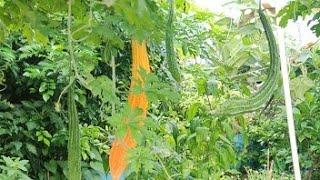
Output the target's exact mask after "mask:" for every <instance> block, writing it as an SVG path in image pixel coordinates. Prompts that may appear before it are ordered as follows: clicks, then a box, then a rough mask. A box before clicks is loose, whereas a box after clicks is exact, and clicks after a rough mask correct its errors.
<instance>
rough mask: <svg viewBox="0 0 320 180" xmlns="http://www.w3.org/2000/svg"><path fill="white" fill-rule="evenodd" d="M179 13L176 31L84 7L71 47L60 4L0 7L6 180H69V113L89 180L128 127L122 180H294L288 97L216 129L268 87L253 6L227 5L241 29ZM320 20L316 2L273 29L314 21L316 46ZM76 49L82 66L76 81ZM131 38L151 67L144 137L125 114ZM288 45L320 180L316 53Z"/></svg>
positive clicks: (190, 11)
mask: <svg viewBox="0 0 320 180" xmlns="http://www.w3.org/2000/svg"><path fill="white" fill-rule="evenodd" d="M169 2H171V0H170V1H169ZM172 2H175V4H174V5H175V6H174V7H175V12H174V14H175V16H174V18H173V17H170V3H168V2H167V1H163V0H148V1H146V0H138V1H130V0H115V1H114V0H103V1H98V0H83V1H76V0H75V1H73V3H72V17H71V18H72V19H71V20H72V22H71V24H70V26H71V27H70V32H69V33H68V22H67V20H68V3H66V1H65V0H54V1H53V0H52V1H44V0H30V1H22V0H0V43H1V44H0V155H1V158H0V179H66V177H68V138H69V133H68V130H69V127H70V126H69V125H68V123H69V118H68V112H70V110H68V101H69V103H70V102H71V100H74V102H75V104H73V105H72V106H73V107H75V106H76V107H77V110H78V113H76V115H77V116H78V118H79V122H80V125H79V130H80V132H79V133H80V142H79V143H80V144H79V146H80V147H81V148H80V149H78V150H79V151H80V152H79V153H80V155H81V173H82V178H83V179H103V178H106V176H107V174H108V171H109V165H108V159H107V158H108V154H109V150H110V147H111V143H112V142H113V141H114V140H115V138H117V137H123V136H124V134H125V132H126V130H127V129H128V127H130V129H131V130H132V134H133V135H134V137H135V139H136V140H137V142H138V146H137V147H136V148H134V149H132V150H131V151H130V155H129V157H128V159H129V168H128V170H127V172H126V174H125V176H126V177H127V179H148V178H150V177H152V178H153V179H219V178H221V179H223V178H224V179H235V178H243V177H247V178H248V179H266V178H267V177H270V176H273V177H274V178H282V179H285V178H287V179H290V178H292V177H291V174H292V162H291V154H290V153H291V152H290V148H289V138H288V133H287V122H286V114H285V108H284V100H283V93H282V88H281V87H282V86H281V85H279V86H278V89H277V90H276V91H275V93H274V94H273V96H272V98H271V100H270V101H269V102H268V103H266V104H265V107H264V108H263V109H260V110H258V111H256V112H252V113H247V114H238V115H236V116H231V115H224V116H215V115H212V112H213V111H214V110H215V109H216V108H217V107H218V106H219V105H220V104H221V103H223V102H225V101H226V100H228V99H230V98H243V97H250V96H251V95H252V94H254V93H255V92H257V91H258V89H259V88H260V86H261V83H263V82H265V80H266V79H267V74H268V67H269V62H270V57H269V49H268V42H267V40H266V38H265V36H264V31H263V26H262V24H261V23H260V21H259V15H258V11H257V9H258V5H257V4H256V3H255V2H254V1H251V0H249V1H244V2H241V3H237V2H234V3H231V4H229V5H230V6H233V7H235V8H237V9H238V10H239V11H240V12H241V17H240V18H239V19H232V18H229V17H225V16H223V15H218V14H213V13H210V12H208V11H205V10H202V9H199V8H198V7H197V6H196V5H195V4H194V3H192V2H191V1H188V0H175V1H173V0H172ZM171 8H173V7H171ZM319 8H320V4H319V3H318V2H317V1H312V0H301V1H298V0H296V1H291V2H290V3H289V4H288V5H287V6H285V7H284V8H283V9H282V10H281V11H280V12H279V13H278V15H277V17H278V18H280V19H281V21H280V25H281V26H286V24H287V23H288V21H290V20H291V19H292V20H297V19H298V17H300V16H302V17H306V16H309V15H311V16H312V17H313V19H312V22H310V23H311V29H312V30H313V31H314V32H315V34H316V35H318V36H319V35H320V30H319V24H320V22H319V20H320V18H319V17H320V15H319V12H317V10H318V9H319ZM171 10H172V9H171ZM266 13H267V14H268V16H269V17H271V18H268V19H269V21H270V22H273V26H275V17H273V16H272V13H270V12H269V11H266ZM170 18H172V19H171V20H173V24H170ZM168 19H169V22H168ZM168 24H169V25H168ZM168 28H173V29H168ZM168 33H169V35H170V36H174V37H169V39H167V41H168V40H169V41H170V43H174V44H173V45H174V46H173V47H170V48H171V52H170V53H172V54H171V55H170V54H169V56H167V54H166V52H167V51H166V38H168ZM68 35H69V38H70V37H71V41H72V48H73V53H74V58H75V60H76V61H74V62H71V64H72V66H73V70H71V71H70V69H69V66H70V53H69V52H70V47H69V45H70V44H68ZM166 35H167V36H166ZM132 37H135V38H136V39H138V40H144V39H145V40H147V42H148V53H149V59H150V62H151V66H152V67H151V69H152V70H151V71H152V73H150V74H146V72H144V71H141V74H142V75H143V76H142V77H144V78H145V79H144V82H145V86H144V88H143V90H144V91H145V92H146V93H147V97H148V101H149V103H150V105H149V110H148V117H147V119H146V120H145V121H144V125H143V126H140V125H139V124H141V119H140V118H139V114H140V113H141V112H136V111H131V110H130V108H129V107H128V104H127V95H128V93H129V91H130V90H129V83H130V75H131V70H130V68H131V49H130V47H131V46H130V39H131V38H132ZM69 40H70V39H69ZM173 40H174V41H173ZM287 41H288V42H287V46H288V47H287V50H288V56H289V59H290V78H291V87H292V88H291V89H292V95H293V98H294V116H295V120H296V128H297V137H298V147H299V155H300V161H301V169H302V173H303V177H306V179H319V178H320V174H319V172H320V164H319V163H318V162H319V160H320V143H319V142H320V141H319V140H320V139H319V132H320V121H319V119H320V88H319V87H320V44H319V43H317V42H316V43H313V44H311V45H310V46H308V47H303V48H297V47H300V45H298V44H295V43H296V42H294V41H292V40H290V38H287ZM69 42H70V41H69ZM172 51H173V52H172ZM171 58H172V59H171ZM178 65H179V66H180V68H179V69H180V70H179V72H176V73H179V74H174V73H175V70H177V69H173V70H172V67H174V68H177V66H178ZM70 75H71V76H70ZM177 76H179V77H178V78H177ZM70 77H71V78H70ZM176 80H180V82H177V81H176ZM71 84H73V85H74V86H73V89H72V91H73V92H72V94H74V95H73V98H72V97H70V96H69V99H68V95H67V93H68V91H69V94H70V86H71ZM279 84H280V82H279ZM133 91H134V92H136V93H138V92H140V91H141V89H140V88H139V87H137V88H135V89H134V90H133ZM70 98H72V99H70ZM71 104H72V102H71ZM74 105H75V106H74ZM73 115H75V114H73ZM128 118H129V119H132V121H130V123H124V121H125V119H128ZM69 150H70V149H69ZM71 150H72V149H71Z"/></svg>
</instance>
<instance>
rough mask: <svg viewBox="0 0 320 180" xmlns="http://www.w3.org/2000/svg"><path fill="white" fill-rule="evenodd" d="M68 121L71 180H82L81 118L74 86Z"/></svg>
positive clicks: (69, 91)
mask: <svg viewBox="0 0 320 180" xmlns="http://www.w3.org/2000/svg"><path fill="white" fill-rule="evenodd" d="M68 119H69V129H70V130H69V141H68V164H69V167H68V168H69V179H70V180H80V179H81V154H80V153H81V147H80V132H79V118H78V113H77V108H76V102H75V100H74V85H73V84H72V85H71V87H69V90H68Z"/></svg>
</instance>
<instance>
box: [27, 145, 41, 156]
mask: <svg viewBox="0 0 320 180" xmlns="http://www.w3.org/2000/svg"><path fill="white" fill-rule="evenodd" d="M26 147H27V149H28V151H29V152H31V153H32V154H34V155H38V153H37V148H36V147H35V146H34V145H32V144H30V143H26Z"/></svg>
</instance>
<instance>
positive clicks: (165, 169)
mask: <svg viewBox="0 0 320 180" xmlns="http://www.w3.org/2000/svg"><path fill="white" fill-rule="evenodd" d="M155 155H156V156H157V158H158V160H159V162H160V164H161V166H162V168H163V171H164V173H165V174H166V175H167V177H168V179H172V178H171V176H170V175H169V173H168V171H167V168H166V167H165V166H164V164H163V162H162V160H161V158H160V157H159V155H158V154H157V153H155Z"/></svg>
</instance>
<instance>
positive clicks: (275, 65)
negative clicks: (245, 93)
mask: <svg viewBox="0 0 320 180" xmlns="http://www.w3.org/2000/svg"><path fill="white" fill-rule="evenodd" d="M259 16H260V20H261V23H262V25H263V28H264V31H265V35H266V38H267V41H268V45H269V54H270V59H271V61H270V66H269V72H268V77H267V80H266V81H265V83H264V84H263V86H262V87H261V89H260V90H259V91H258V92H257V93H256V94H254V95H253V96H252V97H249V98H244V99H235V100H229V101H227V102H225V103H223V104H222V105H221V106H219V107H218V108H217V109H216V110H215V111H214V112H213V114H215V115H237V114H241V113H246V112H252V111H255V110H258V109H260V108H262V107H263V105H264V104H265V103H266V102H268V100H269V99H270V97H271V96H272V94H273V92H274V91H275V89H276V88H277V85H278V81H279V77H280V60H279V51H278V47H277V43H276V40H275V37H274V34H273V31H272V28H271V26H270V23H269V21H268V20H267V18H266V16H265V14H264V13H263V10H262V9H261V3H260V8H259Z"/></svg>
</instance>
